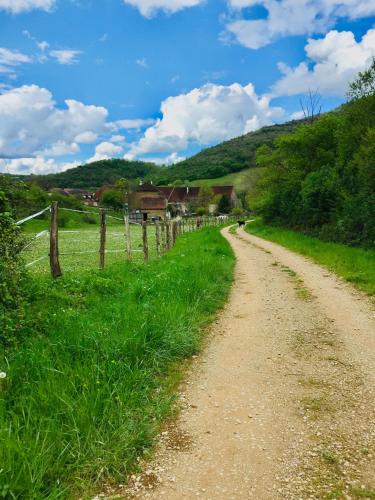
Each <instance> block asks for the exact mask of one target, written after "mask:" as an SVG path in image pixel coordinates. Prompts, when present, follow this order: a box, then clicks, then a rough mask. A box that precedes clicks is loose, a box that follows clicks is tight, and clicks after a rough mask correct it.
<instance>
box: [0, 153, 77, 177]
mask: <svg viewBox="0 0 375 500" xmlns="http://www.w3.org/2000/svg"><path fill="white" fill-rule="evenodd" d="M79 165H80V162H78V161H74V162H70V163H57V162H56V161H55V160H54V159H52V158H49V159H46V158H44V157H43V156H37V157H35V158H15V159H13V160H4V159H0V172H6V173H9V174H18V175H27V174H30V173H33V174H40V175H44V174H49V173H54V172H64V171H65V170H68V169H70V168H75V167H78V166H79Z"/></svg>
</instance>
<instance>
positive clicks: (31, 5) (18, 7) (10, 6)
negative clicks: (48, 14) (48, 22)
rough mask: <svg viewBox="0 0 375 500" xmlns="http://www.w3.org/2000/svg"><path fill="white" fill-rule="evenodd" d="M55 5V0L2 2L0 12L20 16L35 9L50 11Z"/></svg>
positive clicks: (10, 0)
mask: <svg viewBox="0 0 375 500" xmlns="http://www.w3.org/2000/svg"><path fill="white" fill-rule="evenodd" d="M54 5H55V0H0V10H5V11H8V12H11V13H12V14H19V13H20V12H27V11H30V10H34V9H41V10H46V11H49V10H51V9H52V7H53V6H54Z"/></svg>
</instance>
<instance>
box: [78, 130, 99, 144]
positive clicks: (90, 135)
mask: <svg viewBox="0 0 375 500" xmlns="http://www.w3.org/2000/svg"><path fill="white" fill-rule="evenodd" d="M97 138H98V134H95V133H94V132H91V131H90V130H86V132H81V133H80V134H78V135H77V136H76V137H75V138H74V141H75V142H78V143H79V144H93V143H94V142H96V140H97Z"/></svg>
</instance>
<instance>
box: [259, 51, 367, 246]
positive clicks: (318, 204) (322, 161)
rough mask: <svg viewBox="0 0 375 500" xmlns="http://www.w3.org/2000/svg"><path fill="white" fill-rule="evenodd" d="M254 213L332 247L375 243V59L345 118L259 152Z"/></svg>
mask: <svg viewBox="0 0 375 500" xmlns="http://www.w3.org/2000/svg"><path fill="white" fill-rule="evenodd" d="M257 165H258V166H260V167H265V173H264V175H263V176H262V177H261V178H260V179H259V181H258V184H257V187H256V197H255V199H254V200H253V201H252V208H254V209H255V210H256V211H257V212H258V213H259V214H261V215H262V216H263V218H264V220H265V222H268V223H272V224H278V225H282V226H285V227H289V228H293V229H297V230H302V231H305V232H308V233H310V234H313V235H316V236H318V237H320V238H322V239H325V240H331V241H337V242H342V243H347V244H351V245H361V246H373V245H374V242H375V59H374V61H373V63H372V65H371V67H370V68H369V69H368V70H367V71H365V72H363V73H360V74H359V75H358V77H357V79H356V80H355V81H354V82H353V83H351V84H350V86H349V90H348V101H347V103H346V104H344V105H343V106H342V107H341V108H339V109H338V110H335V111H334V112H331V113H328V114H325V115H322V116H320V117H317V118H316V119H315V120H312V121H310V122H309V123H307V124H304V125H301V126H299V127H298V128H297V129H296V130H295V131H294V132H292V133H290V134H288V135H284V136H281V137H279V138H277V139H276V141H275V143H274V145H273V146H272V147H270V146H267V145H263V146H262V147H260V148H259V149H258V151H257Z"/></svg>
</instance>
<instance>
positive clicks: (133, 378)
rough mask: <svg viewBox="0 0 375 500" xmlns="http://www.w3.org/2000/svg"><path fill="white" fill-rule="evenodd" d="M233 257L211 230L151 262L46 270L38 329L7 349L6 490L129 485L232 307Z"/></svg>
mask: <svg viewBox="0 0 375 500" xmlns="http://www.w3.org/2000/svg"><path fill="white" fill-rule="evenodd" d="M233 265H234V257H233V253H232V251H231V249H230V247H229V245H228V243H227V242H226V241H225V240H224V239H223V238H222V237H221V236H220V234H219V232H218V231H217V230H216V229H214V228H207V229H205V230H204V231H200V232H197V233H191V234H185V235H183V236H181V237H180V238H179V239H178V241H177V244H176V246H175V247H174V248H173V250H172V251H171V252H170V253H168V254H167V255H166V256H165V257H164V258H163V259H159V260H155V261H153V262H151V263H150V264H149V265H147V266H146V265H144V264H136V263H127V264H120V265H113V266H109V267H108V268H107V269H106V270H105V271H104V272H102V273H100V272H93V271H91V272H90V273H85V272H82V271H79V270H78V271H77V273H76V274H75V275H74V276H73V277H71V278H68V277H67V276H63V277H62V278H61V279H60V280H58V281H54V282H52V281H51V280H50V279H47V278H41V277H40V278H35V279H34V282H33V283H34V284H33V294H32V298H33V302H32V304H31V306H30V309H29V310H28V314H29V315H30V316H33V317H36V318H38V326H39V330H38V331H35V332H34V335H32V336H29V337H28V338H27V340H26V341H25V343H24V344H23V345H22V346H20V347H19V348H18V349H16V350H13V351H11V352H9V353H8V355H7V363H8V366H7V367H6V368H7V369H6V370H5V371H6V372H7V379H6V382H5V383H4V384H3V386H2V388H1V390H0V428H1V430H2V432H0V463H1V468H0V492H1V491H4V492H5V493H4V495H5V497H6V498H24V499H31V498H35V499H36V498H56V499H57V498H78V497H82V496H84V497H85V498H86V497H87V498H89V497H92V496H94V494H95V493H97V492H99V491H101V486H102V484H103V483H105V484H112V483H115V482H124V480H125V479H126V476H127V475H128V474H130V473H131V472H132V471H134V470H135V469H136V467H137V465H138V462H137V458H138V457H140V456H142V455H143V454H144V453H146V452H147V450H148V449H149V447H150V446H151V445H152V443H153V439H154V437H155V435H156V433H157V432H158V430H159V429H160V421H161V420H162V419H163V418H165V417H166V416H167V415H168V414H169V413H170V410H171V406H172V404H173V401H174V389H175V387H176V383H177V382H178V380H179V376H180V373H181V370H180V367H181V366H183V360H184V359H186V358H188V357H189V356H191V355H192V354H194V353H196V352H197V350H198V349H199V346H200V339H201V332H202V328H203V327H204V326H206V325H207V323H208V322H209V321H210V320H212V318H213V315H214V314H215V312H216V311H217V309H218V308H219V307H220V306H222V305H223V304H224V302H225V300H226V297H227V294H228V291H229V289H230V285H231V281H232V275H233ZM56 304H58V306H59V307H56ZM3 363H5V361H4V360H3V359H1V358H0V371H2V370H3V369H4V368H5V366H4V367H3Z"/></svg>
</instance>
